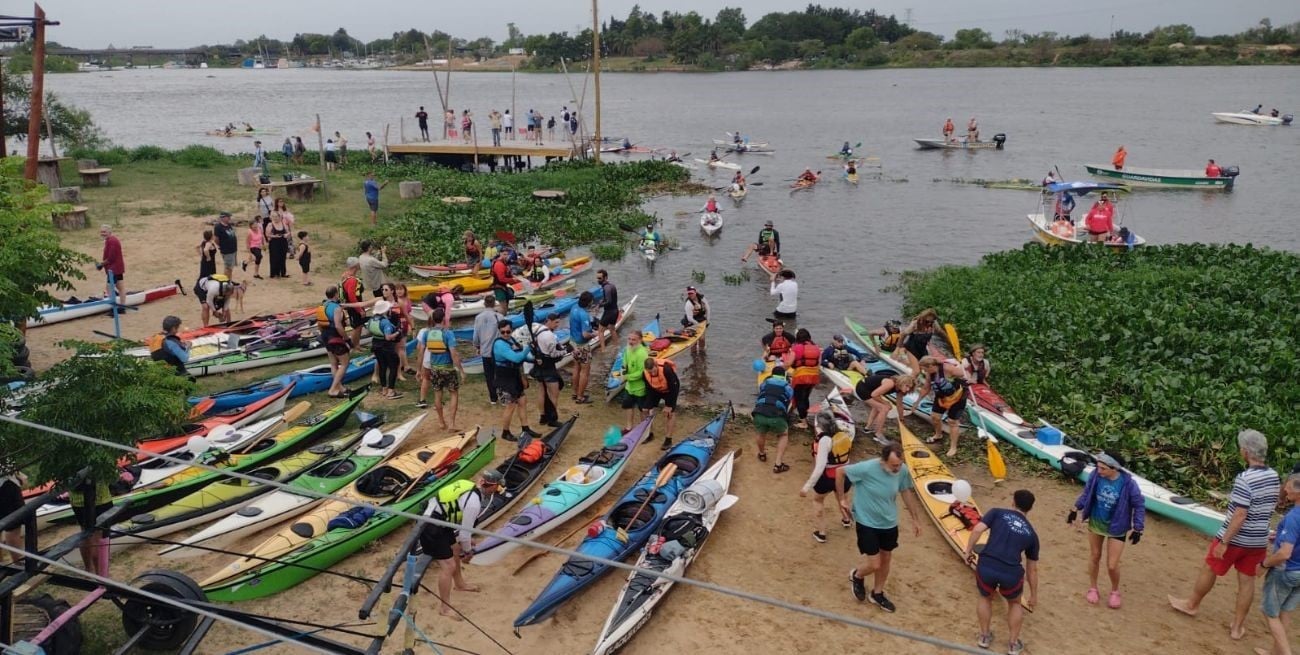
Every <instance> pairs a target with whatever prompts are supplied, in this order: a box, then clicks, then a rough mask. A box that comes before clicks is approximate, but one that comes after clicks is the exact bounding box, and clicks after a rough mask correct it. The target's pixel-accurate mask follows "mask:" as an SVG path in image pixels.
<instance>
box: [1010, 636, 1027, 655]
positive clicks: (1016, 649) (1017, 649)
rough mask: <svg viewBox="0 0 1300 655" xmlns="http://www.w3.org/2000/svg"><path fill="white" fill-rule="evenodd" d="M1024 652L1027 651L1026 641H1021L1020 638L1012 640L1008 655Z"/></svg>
mask: <svg viewBox="0 0 1300 655" xmlns="http://www.w3.org/2000/svg"><path fill="white" fill-rule="evenodd" d="M1023 652H1025V642H1023V641H1020V640H1019V639H1017V640H1015V641H1013V642H1011V643H1010V644H1009V645H1008V646H1007V655H1020V654H1021V653H1023Z"/></svg>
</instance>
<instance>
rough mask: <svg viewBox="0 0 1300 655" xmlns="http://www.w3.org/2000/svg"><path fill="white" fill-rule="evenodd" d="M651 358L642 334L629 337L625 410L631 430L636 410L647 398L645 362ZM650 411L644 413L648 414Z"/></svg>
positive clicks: (624, 355) (624, 350) (624, 376)
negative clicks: (642, 340) (643, 399)
mask: <svg viewBox="0 0 1300 655" xmlns="http://www.w3.org/2000/svg"><path fill="white" fill-rule="evenodd" d="M649 356H650V349H649V348H646V347H645V344H644V343H641V333H640V332H634V333H632V334H629V335H627V348H624V349H623V391H624V393H623V409H625V410H627V420H626V423H627V426H626V428H627V429H628V430H631V429H632V427H633V426H634V425H636V424H635V423H634V422H633V417H634V416H635V414H636V409H637V408H638V407H639V406H640V404H641V399H642V398H644V397H645V360H646V358H647V357H649ZM648 413H649V410H645V411H643V412H642V415H643V416H644V415H645V414H648Z"/></svg>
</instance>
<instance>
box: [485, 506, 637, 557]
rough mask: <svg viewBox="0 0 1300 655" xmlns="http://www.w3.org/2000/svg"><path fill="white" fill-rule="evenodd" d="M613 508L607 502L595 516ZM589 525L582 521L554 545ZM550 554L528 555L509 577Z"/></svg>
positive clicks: (548, 552) (602, 514)
mask: <svg viewBox="0 0 1300 655" xmlns="http://www.w3.org/2000/svg"><path fill="white" fill-rule="evenodd" d="M613 506H614V501H612V500H611V501H609V502H607V503H605V504H604V505H602V506H601V508H600V509H598V510H596V516H604V515H605V514H607V513H609V510H610V509H611V508H612V507H613ZM589 525H590V524H589V523H587V522H585V521H584V522H583V523H581V524H579V525H578V527H576V528H574V529H573V531H572V532H570V533H569V534H566V535H564V536H563V537H560V538H559V539H556V540H555V543H554V545H556V546H559V545H560V544H562V543H564V542H566V541H568V540H569V538H570V537H572V536H573V535H575V534H578V533H579V532H581V531H583V530H586V529H587V527H588V526H589ZM550 552H551V551H549V550H539V551H537V552H535V553H533V554H532V555H529V556H528V559H526V560H524V561H523V562H521V563H520V564H519V566H516V567H515V570H514V571H511V572H510V575H518V574H519V572H520V571H522V570H524V567H526V566H528V565H529V564H531V563H532V562H533V561H534V560H537V559H541V558H542V557H545V556H546V555H548V554H550Z"/></svg>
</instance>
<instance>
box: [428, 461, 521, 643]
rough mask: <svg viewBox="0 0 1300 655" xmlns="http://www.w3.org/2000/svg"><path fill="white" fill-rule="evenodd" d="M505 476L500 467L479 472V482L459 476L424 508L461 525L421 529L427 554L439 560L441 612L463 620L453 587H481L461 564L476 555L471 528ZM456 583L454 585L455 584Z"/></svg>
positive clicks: (432, 526)
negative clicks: (467, 579)
mask: <svg viewBox="0 0 1300 655" xmlns="http://www.w3.org/2000/svg"><path fill="white" fill-rule="evenodd" d="M504 483H505V479H504V477H503V476H502V475H501V472H500V471H498V470H496V469H487V470H484V471H482V472H481V473H479V475H478V482H477V484H476V483H474V482H471V481H469V480H457V481H456V482H452V483H451V484H448V485H445V486H443V487H442V488H441V489H439V490H438V493H437V495H436V496H434V497H433V498H430V499H429V504H428V506H427V507H426V508H425V510H424V515H425V516H428V517H430V518H435V519H439V520H442V521H446V522H448V523H454V524H456V525H457V526H459V528H449V527H445V526H441V525H432V524H427V523H426V524H425V526H424V527H423V528H422V529H421V530H420V547H421V548H422V549H423V550H424V554H425V555H428V556H429V557H431V558H433V560H434V561H435V562H437V563H438V598H440V599H441V600H442V607H441V608H440V609H439V610H438V613H439V614H441V615H442V616H445V617H447V618H450V619H452V620H455V621H460V620H462V619H461V618H460V615H458V614H457V613H456V610H455V609H453V608H452V606H451V605H450V604H449V601H450V600H451V590H452V589H453V588H454V589H456V590H457V591H478V587H476V586H474V585H471V584H469V583H467V582H465V577H464V576H463V575H462V568H461V564H462V563H466V564H468V563H469V561H470V560H472V559H474V535H473V533H471V532H470V529H471V528H473V527H474V524H475V523H477V522H478V517H479V514H480V513H481V512H482V511H483V498H484V497H485V496H491V495H493V494H497V493H501V491H502V488H503V487H504ZM453 585H454V586H453Z"/></svg>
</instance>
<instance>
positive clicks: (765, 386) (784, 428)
mask: <svg viewBox="0 0 1300 655" xmlns="http://www.w3.org/2000/svg"><path fill="white" fill-rule="evenodd" d="M792 400H794V389H792V388H790V383H789V382H788V381H787V380H786V379H785V367H784V366H781V365H780V364H777V366H776V368H773V369H772V374H771V375H769V376H768V377H767V378H766V379H764V380H763V383H762V384H760V385H758V396H757V398H756V399H755V400H754V411H753V414H752V416H753V418H754V439H755V440H756V441H757V443H758V461H760V462H766V461H767V438H768V437H769V436H775V437H776V440H777V441H776V464H773V465H772V472H773V473H785V472H786V471H789V470H790V465H789V464H786V463H785V448H786V446H787V445H789V439H790V423H789V420H788V418H789V414H790V402H791V401H792Z"/></svg>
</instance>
